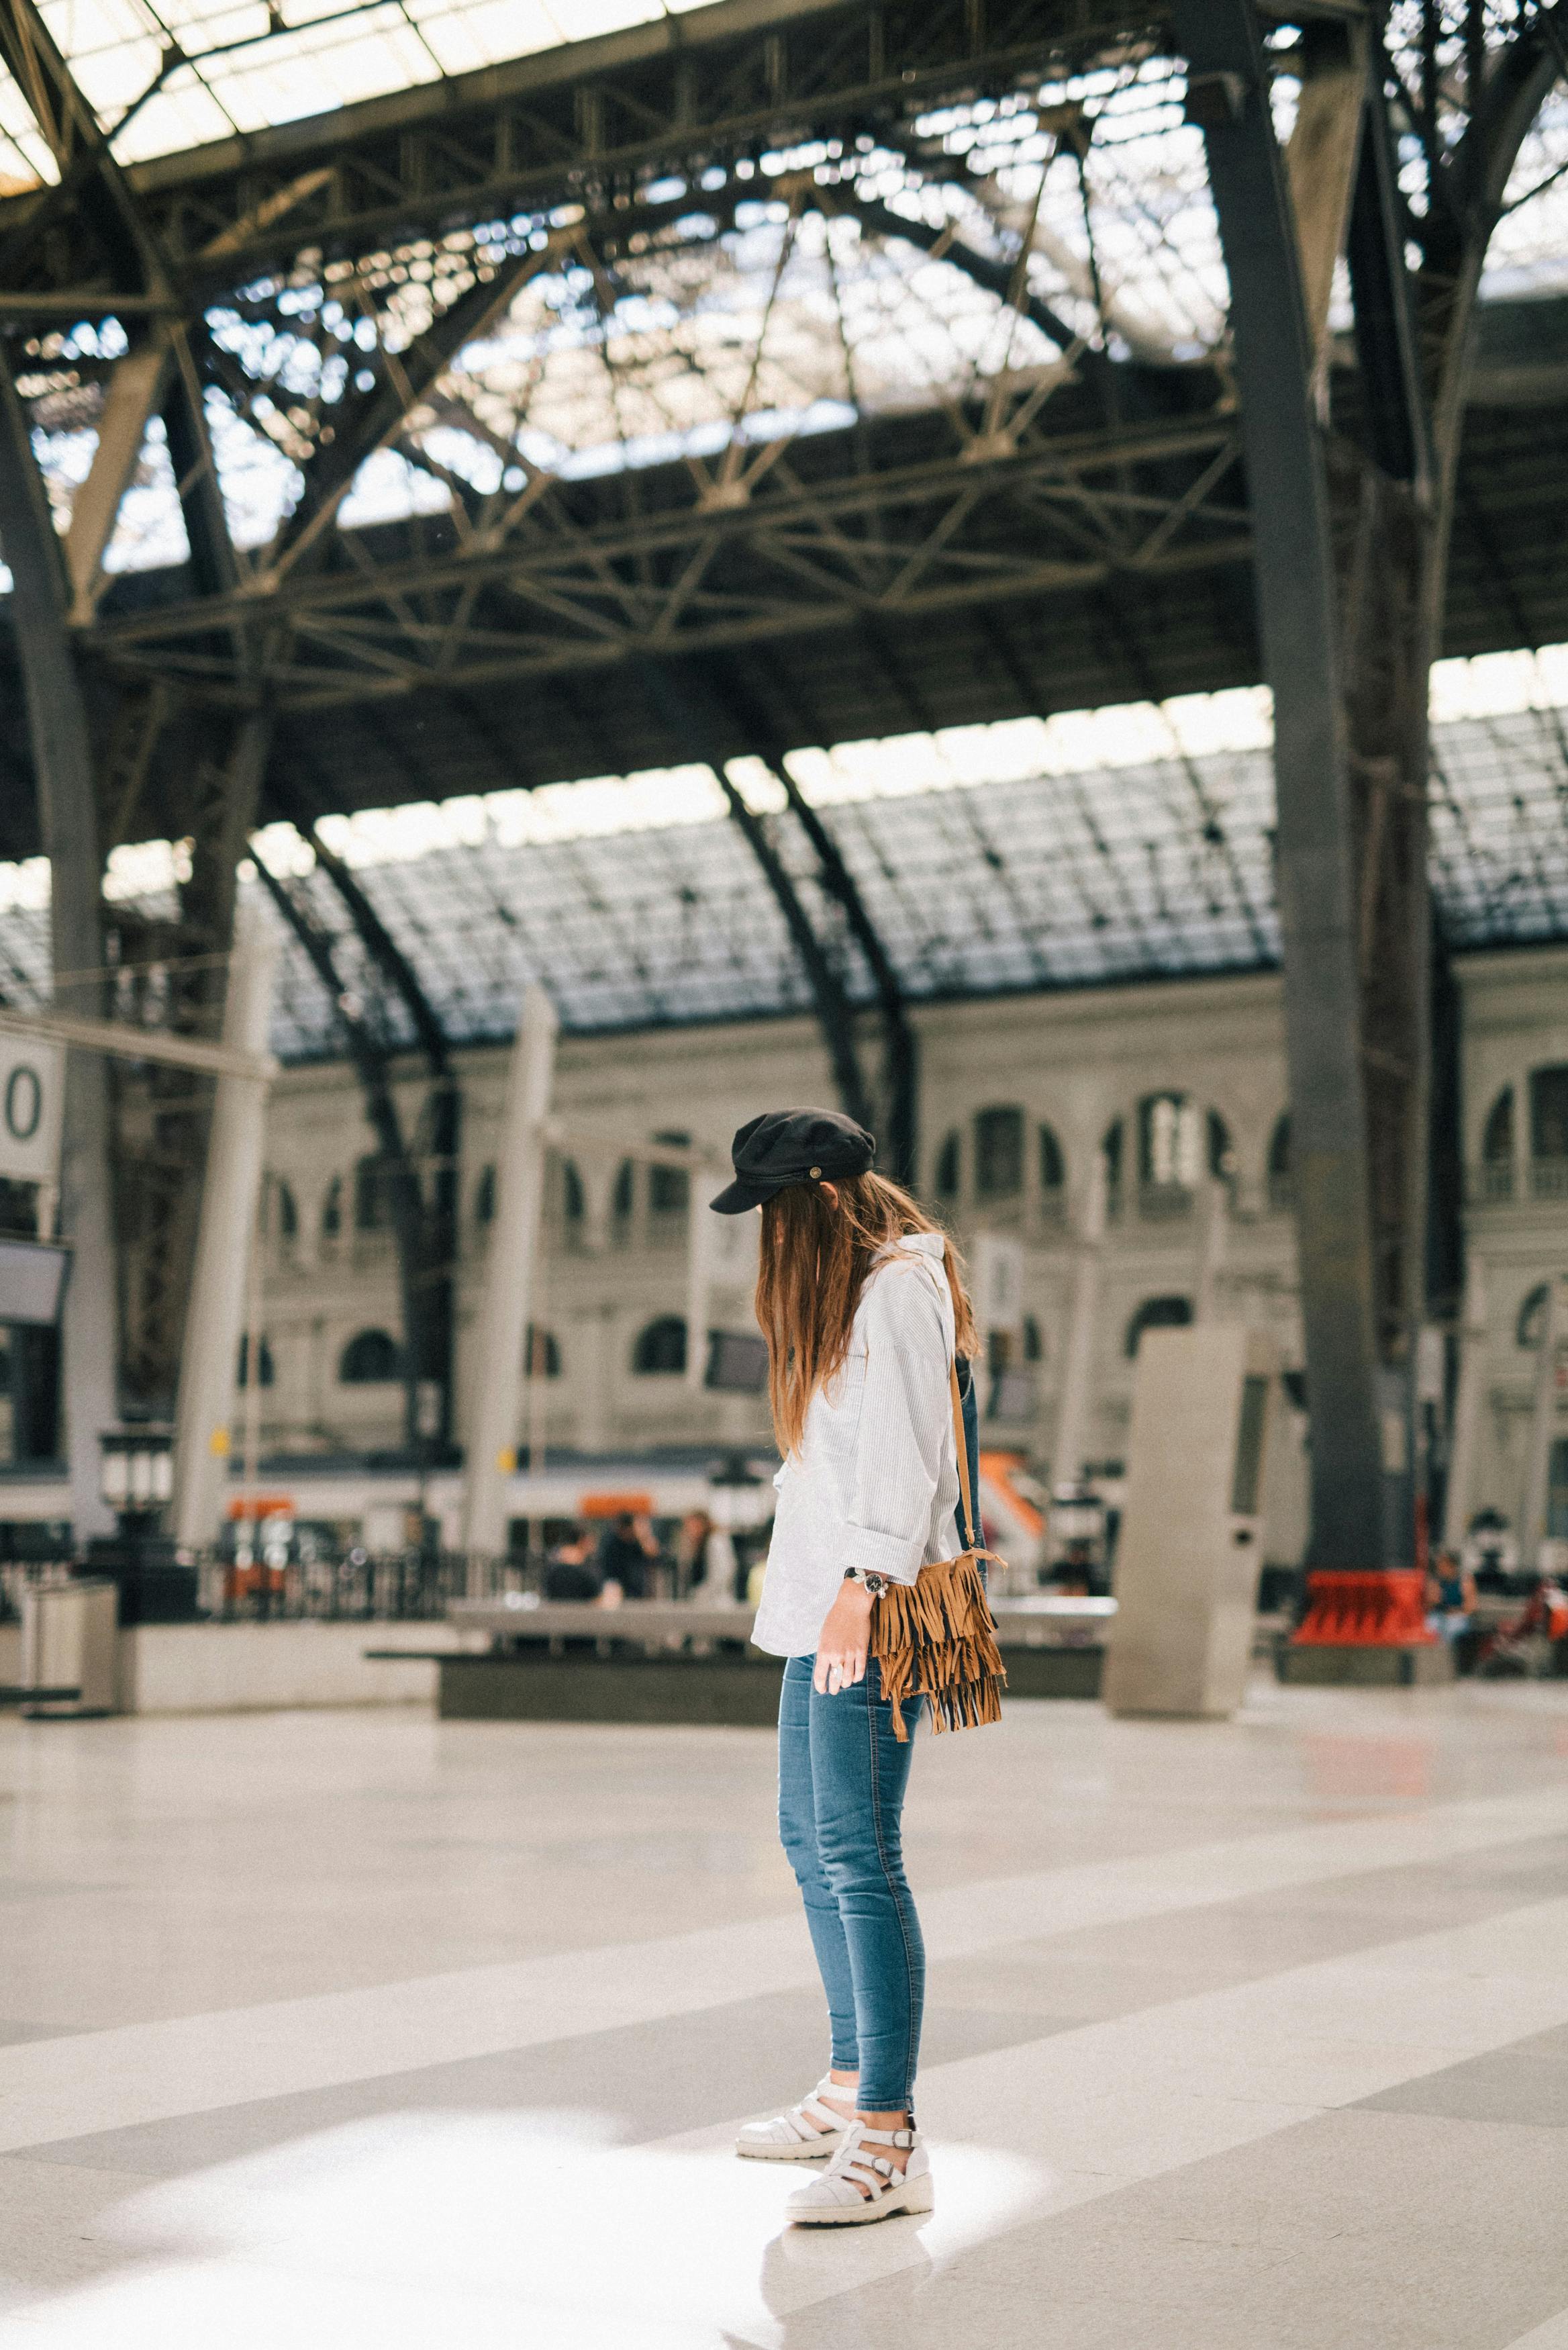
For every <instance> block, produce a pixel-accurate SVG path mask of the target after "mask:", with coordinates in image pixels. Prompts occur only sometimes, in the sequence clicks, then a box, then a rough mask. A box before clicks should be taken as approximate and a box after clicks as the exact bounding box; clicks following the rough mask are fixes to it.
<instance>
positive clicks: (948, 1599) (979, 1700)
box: [870, 1550, 1007, 1742]
mask: <svg viewBox="0 0 1568 2350" xmlns="http://www.w3.org/2000/svg"><path fill="white" fill-rule="evenodd" d="M984 1555H985V1556H986V1557H988V1558H989V1557H990V1556H991V1555H992V1553H990V1552H989V1551H988V1552H986V1553H985V1554H984ZM870 1647H871V1654H872V1655H873V1656H874V1657H875V1658H876V1659H877V1667H878V1669H879V1670H880V1673H881V1679H882V1694H883V1696H884V1697H885V1698H886V1699H887V1700H888V1704H889V1706H890V1707H891V1709H892V1723H893V1735H894V1737H895V1738H897V1739H898V1740H900V1741H901V1742H908V1739H909V1731H908V1730H907V1729H906V1727H905V1724H904V1706H905V1704H906V1703H907V1702H908V1701H909V1700H910V1699H911V1698H915V1697H923V1698H925V1699H927V1700H929V1705H930V1713H931V1728H932V1730H933V1731H935V1732H937V1733H939V1734H940V1732H941V1731H944V1730H977V1729H979V1728H981V1726H982V1725H983V1724H984V1723H986V1722H988V1721H1001V1720H1002V1690H1003V1689H1004V1688H1005V1687H1006V1685H1007V1675H1006V1673H1005V1671H1004V1670H1003V1669H1002V1651H1001V1649H1000V1648H998V1647H997V1645H996V1622H995V1618H994V1617H992V1612H991V1607H990V1605H989V1603H988V1601H987V1599H986V1596H985V1583H984V1579H983V1577H982V1576H981V1571H980V1554H979V1553H977V1552H975V1551H972V1550H968V1551H961V1553H960V1555H959V1556H958V1557H957V1558H944V1559H940V1560H938V1561H936V1562H934V1563H933V1564H932V1565H929V1566H922V1567H921V1569H920V1571H919V1575H917V1576H916V1578H915V1580H914V1582H913V1583H892V1584H889V1585H888V1588H887V1589H886V1591H884V1592H883V1593H882V1595H881V1596H880V1597H879V1598H878V1599H877V1604H876V1606H875V1607H873V1608H872V1611H871V1643H870Z"/></svg>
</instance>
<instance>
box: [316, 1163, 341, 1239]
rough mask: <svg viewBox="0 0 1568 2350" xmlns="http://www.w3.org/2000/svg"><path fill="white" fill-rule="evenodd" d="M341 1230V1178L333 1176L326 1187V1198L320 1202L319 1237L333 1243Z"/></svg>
mask: <svg viewBox="0 0 1568 2350" xmlns="http://www.w3.org/2000/svg"><path fill="white" fill-rule="evenodd" d="M342 1230H343V1178H342V1176H341V1175H334V1177H333V1178H332V1180H331V1182H330V1183H328V1185H327V1196H326V1198H325V1199H324V1200H323V1201H322V1202H321V1237H322V1239H323V1240H324V1241H335V1240H336V1239H337V1235H338V1233H339V1232H341V1231H342Z"/></svg>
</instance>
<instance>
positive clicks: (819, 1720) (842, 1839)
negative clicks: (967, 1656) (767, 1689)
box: [779, 1657, 926, 2114]
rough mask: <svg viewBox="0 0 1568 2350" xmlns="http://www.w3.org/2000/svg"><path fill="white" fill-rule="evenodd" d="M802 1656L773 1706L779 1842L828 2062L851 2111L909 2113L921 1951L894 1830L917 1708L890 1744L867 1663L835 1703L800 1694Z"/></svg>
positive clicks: (788, 1667)
mask: <svg viewBox="0 0 1568 2350" xmlns="http://www.w3.org/2000/svg"><path fill="white" fill-rule="evenodd" d="M814 1664H815V1658H812V1657H791V1658H790V1659H788V1661H787V1663H786V1664H785V1666H784V1691H783V1694H782V1696H781V1698H780V1700H779V1835H780V1837H781V1839H782V1841H783V1844H784V1851H785V1852H786V1853H787V1854H788V1856H789V1860H790V1865H791V1866H792V1867H793V1868H794V1873H795V1876H796V1877H797V1879H798V1880H799V1884H800V1890H801V1898H802V1899H803V1900H804V1901H805V1916H806V1923H807V1924H808V1925H809V1927H810V1928H811V1939H812V1946H813V1948H814V1949H815V1952H816V1963H817V1968H818V1970H819V1971H820V1973H821V1976H822V1987H823V1990H824V1991H826V1994H827V2013H828V2019H829V2022H830V2025H831V2029H832V2034H833V2038H832V2050H833V2054H832V2062H833V2064H834V2065H835V2066H836V2068H837V2069H838V2070H839V2071H848V2070H850V2069H852V2068H853V2067H854V2066H856V2065H858V2066H859V2068H860V2086H859V2089H858V2091H857V2097H858V2101H859V2105H860V2107H861V2110H862V2112H864V2113H872V2114H880V2113H899V2112H903V2111H906V2110H911V2111H912V2106H913V2095H914V2086H915V2065H916V2061H917V2059H918V2058H919V2053H920V2011H921V2007H922V2005H923V2004H924V2001H925V1989H926V1950H925V1944H924V1943H923V1942H922V1941H921V1939H920V1921H919V1918H917V1917H916V1915H915V1905H914V1902H913V1901H912V1900H911V1898H910V1897H909V1886H908V1884H907V1883H906V1882H905V1878H904V1856H903V1847H902V1843H901V1839H900V1834H899V1821H900V1816H901V1814H902V1812H903V1808H904V1789H905V1787H906V1786H907V1785H908V1783H909V1758H910V1756H911V1755H912V1754H913V1753H914V1751H915V1748H914V1730H915V1725H916V1722H917V1721H918V1720H919V1708H920V1706H921V1703H922V1700H920V1699H919V1698H917V1699H916V1700H915V1701H914V1703H913V1705H910V1704H909V1703H906V1704H905V1707H904V1720H905V1722H906V1725H907V1726H908V1728H909V1733H910V1736H909V1742H908V1744H904V1743H901V1742H900V1741H899V1740H898V1739H896V1738H895V1737H894V1735H893V1727H892V1722H891V1720H890V1718H889V1713H888V1705H887V1702H886V1700H885V1699H884V1698H883V1696H882V1693H881V1685H880V1681H879V1678H878V1673H877V1660H876V1659H875V1658H874V1657H873V1658H871V1659H868V1661H867V1667H866V1678H865V1679H864V1680H863V1681H857V1683H856V1684H855V1686H854V1687H853V1688H852V1689H846V1690H839V1691H838V1692H837V1694H836V1696H833V1697H819V1696H818V1694H817V1692H816V1691H815V1690H814V1689H813V1687H812V1685H811V1676H812V1668H813V1665H814Z"/></svg>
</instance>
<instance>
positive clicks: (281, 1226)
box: [262, 1175, 299, 1241]
mask: <svg viewBox="0 0 1568 2350" xmlns="http://www.w3.org/2000/svg"><path fill="white" fill-rule="evenodd" d="M262 1230H263V1231H264V1232H265V1233H266V1234H267V1236H268V1238H269V1239H277V1240H280V1241H292V1240H297V1239H298V1237H299V1210H298V1207H297V1206H296V1203H295V1197H294V1193H293V1192H292V1191H290V1190H289V1187H288V1185H287V1184H286V1182H285V1181H284V1180H283V1177H282V1176H281V1175H269V1176H268V1177H267V1178H266V1180H265V1183H264V1184H263V1185H262Z"/></svg>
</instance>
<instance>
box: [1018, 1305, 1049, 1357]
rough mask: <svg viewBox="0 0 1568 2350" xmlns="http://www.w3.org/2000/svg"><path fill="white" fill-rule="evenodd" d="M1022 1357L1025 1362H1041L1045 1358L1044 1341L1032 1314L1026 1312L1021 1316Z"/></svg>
mask: <svg viewBox="0 0 1568 2350" xmlns="http://www.w3.org/2000/svg"><path fill="white" fill-rule="evenodd" d="M1023 1359H1024V1361H1025V1362H1026V1363H1043V1362H1044V1360H1045V1341H1044V1338H1043V1337H1042V1336H1041V1335H1040V1325H1039V1323H1038V1322H1037V1321H1036V1320H1035V1319H1034V1316H1033V1314H1026V1315H1024V1317H1023Z"/></svg>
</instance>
